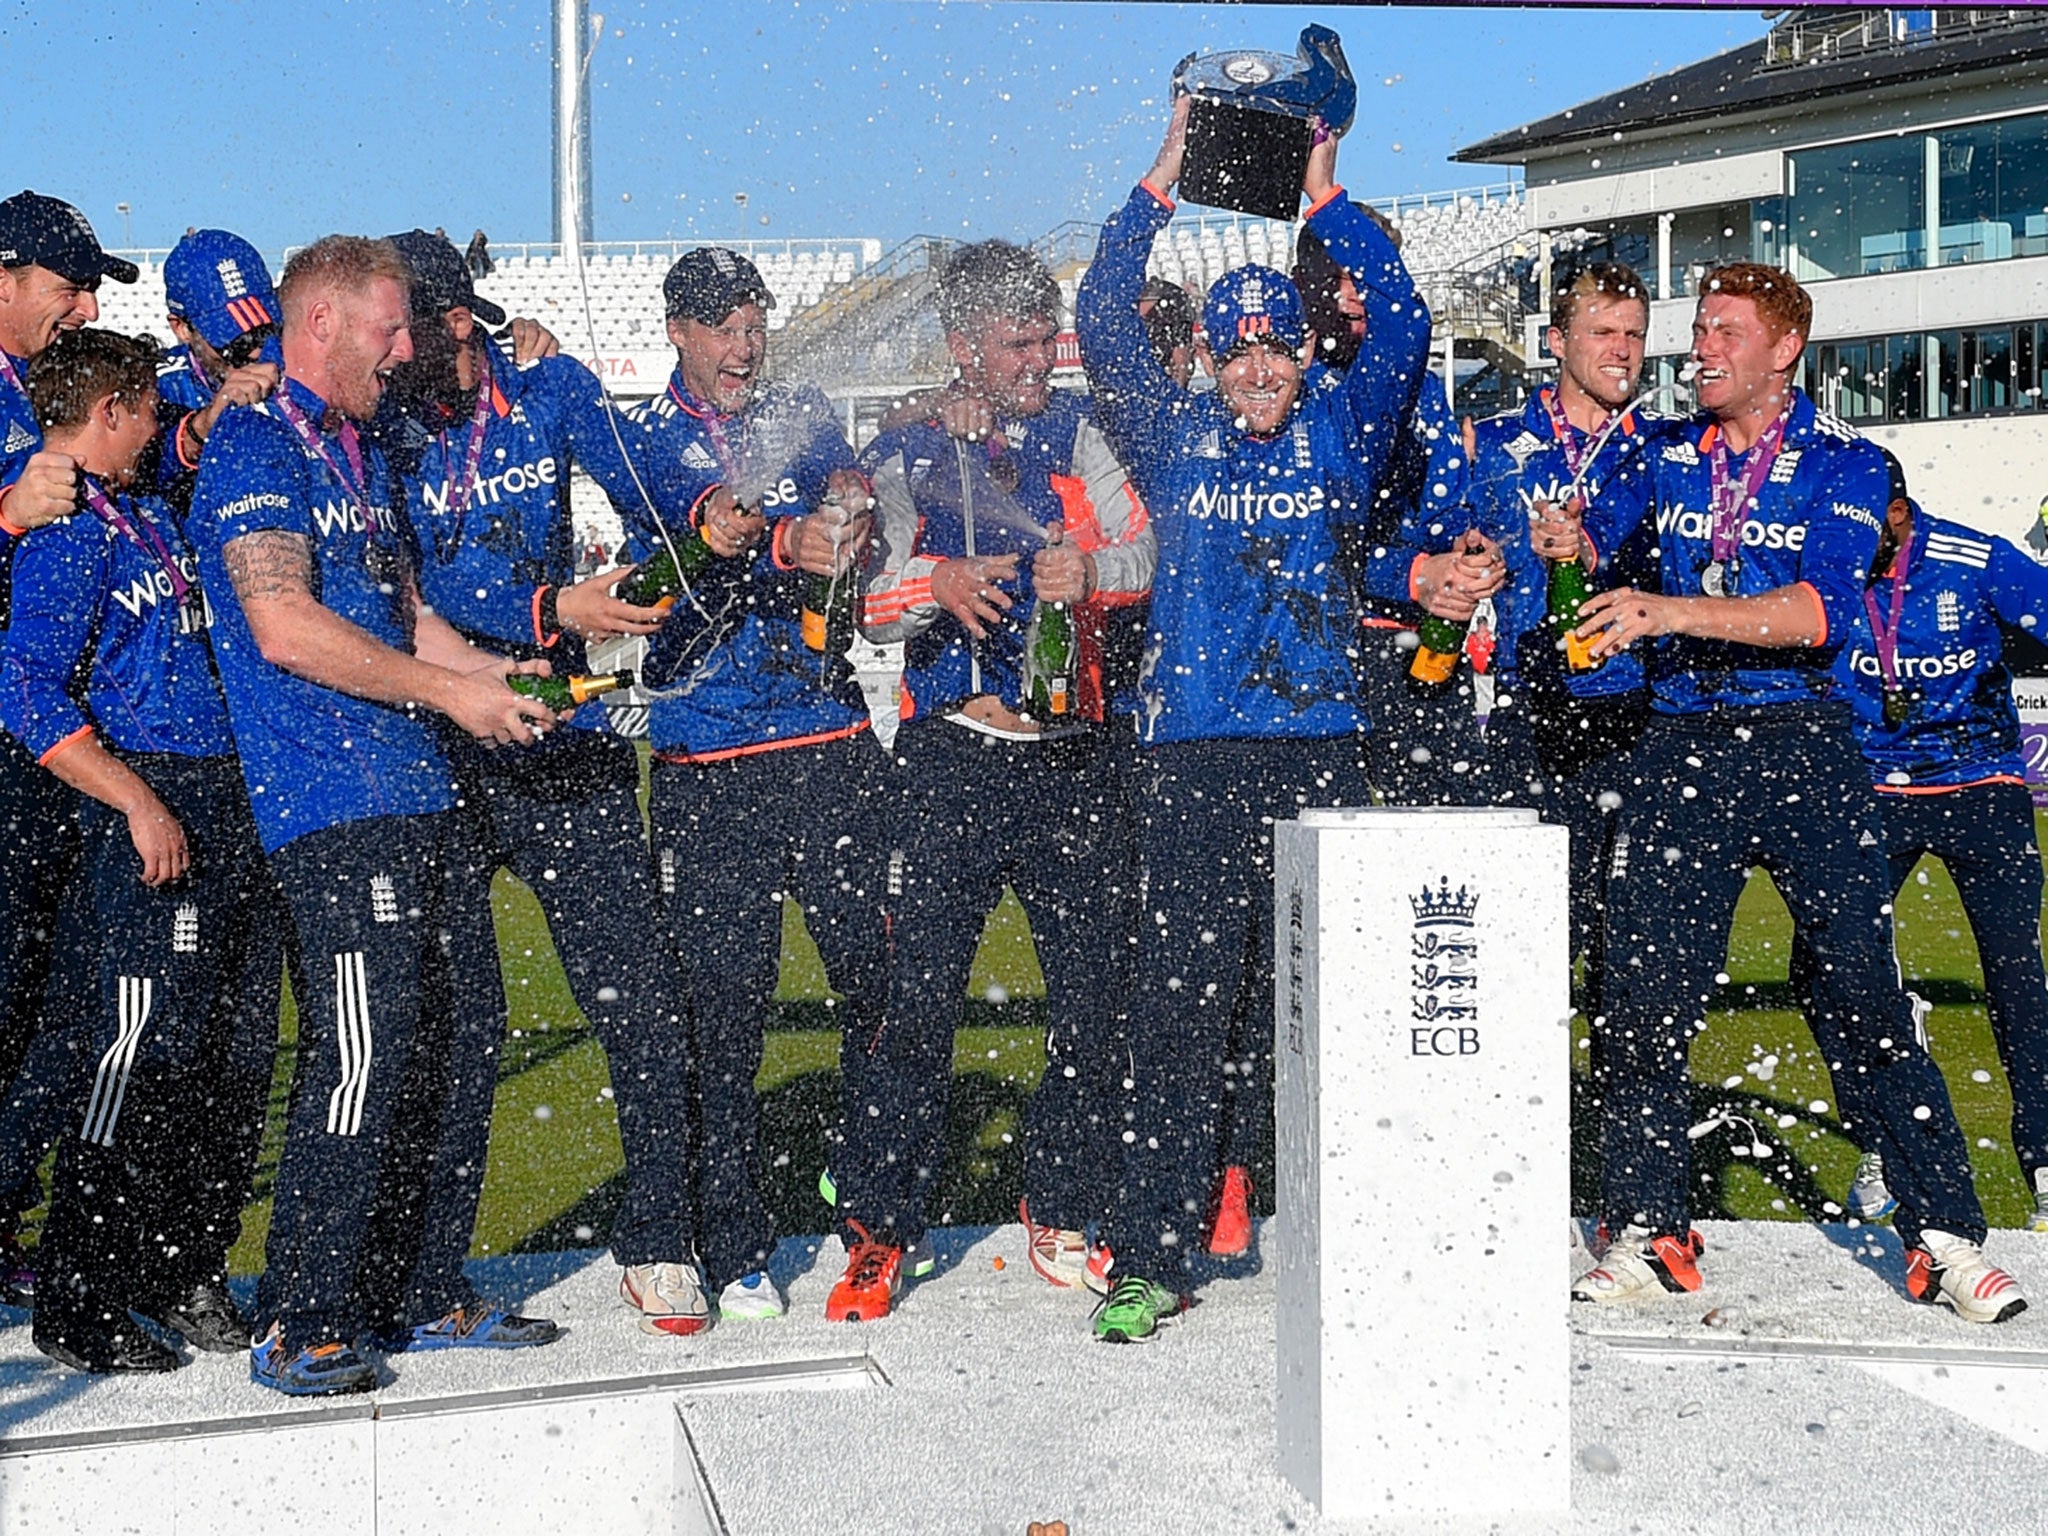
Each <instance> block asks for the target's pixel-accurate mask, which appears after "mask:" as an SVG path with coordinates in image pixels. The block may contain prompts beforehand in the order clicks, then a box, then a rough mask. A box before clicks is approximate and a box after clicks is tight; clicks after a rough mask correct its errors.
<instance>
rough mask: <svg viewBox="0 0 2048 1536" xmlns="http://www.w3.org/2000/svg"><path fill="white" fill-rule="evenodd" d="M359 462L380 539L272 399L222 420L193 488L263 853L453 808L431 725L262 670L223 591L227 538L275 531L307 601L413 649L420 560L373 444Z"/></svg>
mask: <svg viewBox="0 0 2048 1536" xmlns="http://www.w3.org/2000/svg"><path fill="white" fill-rule="evenodd" d="M279 387H280V388H282V389H288V390H289V391H291V398H292V400H293V401H294V403H295V404H297V405H298V407H299V408H300V410H301V411H303V412H304V414H305V416H306V418H307V419H308V420H310V421H314V422H318V421H320V420H321V418H322V416H323V415H324V414H325V411H326V407H325V405H324V404H323V403H322V402H321V399H320V397H319V396H318V395H316V394H314V393H313V391H312V390H310V389H308V388H307V387H306V386H305V385H303V384H301V383H299V382H298V381H297V380H296V379H289V380H287V381H286V382H285V383H284V384H282V385H280V386H279ZM322 441H323V442H324V443H325V445H326V448H327V453H328V455H329V456H330V457H331V458H332V459H333V460H334V462H335V464H337V465H341V466H343V468H344V469H346V466H347V462H348V461H347V459H346V457H345V456H344V453H343V449H342V447H341V445H340V443H339V442H338V441H337V439H336V437H335V435H334V433H332V432H326V431H323V433H322ZM362 461H363V476H364V481H365V486H364V489H365V491H366V495H367V501H368V505H369V507H370V512H371V516H372V517H373V518H374V519H375V522H376V530H375V532H374V533H373V532H372V531H371V529H370V528H368V527H367V526H366V524H365V520H364V517H363V514H362V510H361V507H360V506H359V505H358V503H357V502H356V500H355V498H354V497H353V496H352V495H351V493H350V491H349V489H348V487H347V486H346V485H345V483H344V482H343V480H342V479H341V478H340V476H339V475H337V474H336V472H335V470H334V469H333V468H331V467H330V466H329V464H328V463H327V462H326V460H325V459H323V458H322V457H320V456H319V455H318V454H316V453H314V452H313V450H312V449H311V448H309V447H307V446H306V445H305V444H303V443H302V442H301V441H300V440H299V437H298V434H297V433H296V432H295V431H294V430H293V429H292V426H291V424H290V423H289V422H287V421H286V420H285V418H284V416H283V415H282V413H281V412H280V411H279V409H278V405H277V402H276V401H275V400H274V399H272V400H267V401H265V402H263V403H262V404H261V405H255V406H250V407H248V408H246V409H242V410H233V411H229V412H228V413H227V414H226V415H224V416H222V417H221V419H220V421H219V423H218V424H217V425H216V426H215V427H214V429H213V434H212V436H211V437H209V438H208V439H207V444H206V457H205V459H204V460H203V461H202V462H201V464H200V468H199V481H198V484H197V486H196V487H195V488H194V490H193V496H192V511H191V514H190V515H189V517H188V518H187V520H186V530H187V532H188V533H189V534H190V536H191V539H192V543H193V545H194V547H195V548H196V549H197V550H198V552H199V574H200V579H201V581H202V582H203V583H204V585H205V587H206V590H207V592H208V594H209V596H210V597H211V600H212V603H213V608H214V615H215V617H214V625H213V646H214V655H215V658H216V659H217V661H218V663H219V666H220V678H221V683H222V685H223V687H224V688H225V690H226V692H227V696H228V716H229V719H230V720H231V721H232V722H233V724H234V730H235V748H236V750H237V752H239V753H240V754H241V758H242V776H243V778H244V780H245V781H246V782H247V784H248V786H249V803H250V805H251V806H252V807H253V808H254V810H255V812H256V827H257V831H258V832H259V833H260V834H261V835H262V838H263V848H264V851H265V852H266V853H275V852H276V851H277V850H278V849H279V848H282V847H283V846H284V845H285V844H286V843H288V842H290V841H291V840H292V839H293V838H295V837H302V836H304V835H305V834H306V833H308V832H317V831H320V830H322V829H324V828H327V827H332V826H340V825H343V824H345V823H348V822H352V821H362V820H366V819H368V818H370V817H373V816H415V815H423V814H425V813H427V812H431V811H442V810H446V809H448V808H449V807H450V806H452V805H453V804H454V803H455V793H454V785H453V781H452V779H451V778H450V775H449V771H448V763H447V760H446V759H445V758H444V757H443V756H442V755H441V748H440V745H439V743H438V742H437V741H436V739H435V734H434V730H433V728H432V727H431V726H429V725H428V724H427V723H426V722H425V721H423V720H421V719H419V718H417V717H416V716H415V714H414V712H413V711H412V710H410V709H404V708H398V707H395V706H391V705H386V704H377V703H372V702H371V701H370V700H368V699H359V698H356V697H355V696H353V695H351V694H346V693H342V692H340V691H338V690H336V689H333V688H324V687H322V686H320V685H319V684H318V683H312V682H308V681H307V680H306V679H304V678H301V677H296V676H294V675H292V674H291V673H289V672H286V671H284V670H282V669H281V668H279V667H276V666H273V665H272V664H271V663H270V662H268V661H266V660H265V659H264V657H263V654H262V652H261V651H260V650H259V649H258V648H257V645H256V639H255V636H254V635H252V634H251V633H250V631H249V621H248V619H247V618H246V616H244V614H243V612H242V605H241V603H240V601H239V600H238V599H237V597H236V595H235V589H234V584H233V583H232V582H231V581H230V580H229V579H228V573H227V566H226V564H225V560H224V556H223V553H222V551H223V550H224V549H225V548H226V546H227V545H228V544H230V543H232V542H233V541H234V540H236V539H239V538H242V537H244V536H245V535H247V534H252V533H260V532H263V531H265V530H272V529H274V530H278V531H281V532H284V533H293V534H297V535H299V536H300V537H301V538H303V539H305V540H306V542H307V544H308V545H309V546H310V547H311V554H312V561H313V592H314V595H315V597H316V598H317V599H318V600H319V601H320V602H321V603H323V604H324V605H325V606H326V607H328V608H329V609H331V610H333V611H334V612H335V613H337V614H339V615H340V616H341V617H342V618H344V619H346V620H348V621H349V622H350V623H351V624H354V625H356V626H357V627H358V628H360V629H362V630H364V631H366V632H367V633H368V634H370V635H372V636H373V637H375V638H376V639H378V640H381V641H383V642H384V643H385V644H386V645H389V646H392V647H394V648H396V649H398V650H402V651H410V650H411V649H412V622H411V621H412V611H411V589H412V577H411V574H410V573H411V569H412V566H413V563H414V555H413V542H412V534H411V530H410V528H409V527H408V525H407V523H406V521H405V502H404V498H403V496H402V495H400V494H399V492H398V488H397V485H396V480H395V477H394V476H393V475H392V473H391V469H390V465H389V464H388V463H387V461H386V460H385V458H384V455H383V453H382V451H381V450H379V449H378V447H377V446H376V444H375V443H372V442H368V441H365V442H364V443H363V445H362Z"/></svg>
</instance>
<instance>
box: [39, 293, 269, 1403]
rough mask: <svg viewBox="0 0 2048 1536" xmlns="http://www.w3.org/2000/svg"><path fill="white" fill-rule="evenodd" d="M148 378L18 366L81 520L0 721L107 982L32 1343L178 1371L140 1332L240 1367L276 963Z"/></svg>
mask: <svg viewBox="0 0 2048 1536" xmlns="http://www.w3.org/2000/svg"><path fill="white" fill-rule="evenodd" d="M156 364H157V350H156V346H155V344H154V343H153V342H152V341H150V340H149V339H148V338H143V337H128V336H117V335H115V334H113V333H112V332H109V331H99V330H81V331H73V332H62V333H60V334H59V335H58V336H57V338H56V339H55V340H54V341H52V342H51V344H50V345H49V346H48V347H47V348H45V349H44V350H43V352H42V353H40V354H39V355H38V356H37V358H36V360H35V361H34V362H33V363H32V364H30V365H29V370H28V378H27V384H28V389H29V394H30V396H31V398H32V399H33V401H34V402H35V406H36V413H37V418H38V420H39V421H40V422H41V424H42V427H43V431H44V434H45V441H46V443H47V444H48V446H49V447H50V448H51V449H53V450H54V451H58V452H62V453H64V454H66V455H68V456H69V457H70V458H71V459H72V460H73V462H75V463H76V464H77V465H78V467H79V470H80V492H81V499H82V501H83V510H81V511H80V512H79V513H78V514H76V515H74V516H72V517H70V518H67V519H64V520H62V521H60V522H58V523H55V524H52V525H51V526H50V527H48V528H46V529H44V530H42V531H40V532H38V533H37V534H35V535H34V536H33V537H31V538H28V539H24V540H23V541H22V546H21V549H20V550H19V552H18V553H17V555H16V558H15V562H14V602H13V611H12V615H11V619H10V623H9V625H8V628H7V632H6V635H5V637H4V639H0V723H4V724H5V726H6V728H7V730H8V732H9V733H10V734H11V735H12V736H13V737H14V738H15V739H16V740H18V741H20V742H21V743H22V744H23V746H25V747H26V748H27V749H28V750H29V751H31V752H33V753H34V754H35V755H36V758H37V760H38V761H39V762H41V763H42V764H43V765H44V767H45V768H47V769H48V770H49V771H50V773H52V774H53V775H55V776H56V777H57V778H59V779H61V780H62V781H63V782H64V783H66V784H68V785H70V786H71V787H73V788H74V789H76V790H77V791H79V792H80V794H81V795H82V796H83V797H84V801H85V805H84V816H83V818H82V819H83V832H84V842H85V867H84V871H83V875H82V878H83V880H84V882H85V884H86V886H87V888H88V890H89V892H90V905H91V914H92V924H93V927H94V929H95V930H96V931H97V932H98V934H99V978H98V987H97V990H96V994H95V1001H94V1002H93V1003H92V1005H91V1006H90V1008H89V1010H88V1012H87V1015H86V1018H87V1020H88V1022H87V1024H86V1027H84V1028H83V1029H80V1030H78V1031H76V1033H75V1037H74V1038H72V1039H70V1040H68V1041H67V1042H65V1043H66V1045H67V1047H68V1049H69V1050H70V1051H71V1052H72V1053H74V1055H75V1056H76V1057H77V1059H78V1060H80V1061H81V1062H84V1063H87V1064H90V1063H93V1062H97V1071H96V1072H95V1073H93V1075H92V1079H91V1086H90V1091H89V1093H87V1092H85V1091H84V1090H83V1089H82V1088H81V1090H80V1092H79V1094H78V1096H77V1097H76V1098H75V1099H74V1101H73V1102H72V1103H71V1104H70V1105H69V1111H70V1119H69V1125H68V1130H69V1134H67V1135H65V1136H64V1137H63V1138H62V1140H61V1141H60V1143H59V1149H58V1153H57V1164H56V1173H55V1175H54V1177H53V1179H52V1183H51V1190H50V1211H49V1216H48V1218H47V1220H46V1221H45V1222H44V1225H43V1236H42V1243H41V1245H40V1247H39V1248H38V1250H37V1264H38V1267H39V1269H40V1275H39V1280H40V1284H39V1286H38V1288H37V1295H36V1315H35V1327H34V1334H33V1337H34V1340H35V1343H36V1347H37V1348H39V1349H41V1350H42V1351H43V1352H44V1353H45V1354H48V1355H51V1356H54V1357H55V1358H56V1359H58V1360H61V1361H63V1362H64V1363H65V1364H67V1365H70V1366H73V1367H75V1368H77V1369H79V1370H86V1371H95V1372H101V1371H116V1372H120V1371H159V1370H170V1369H172V1368H174V1367H176V1366H178V1365H181V1364H183V1359H182V1357H181V1356H179V1355H178V1354H177V1353H176V1352H175V1351H173V1350H171V1349H169V1348H168V1347H166V1346H165V1345H164V1344H162V1343H160V1342H158V1341H157V1340H156V1339H155V1338H153V1337H152V1336H151V1335H150V1334H149V1333H148V1332H146V1331H145V1330H143V1329H142V1328H140V1327H138V1326H137V1325H136V1323H135V1321H134V1318H133V1317H131V1316H130V1313H131V1311H132V1312H133V1313H135V1314H139V1315H140V1316H142V1317H146V1318H149V1319H151V1320H152V1321H155V1322H157V1323H159V1324H161V1325H164V1326H166V1327H169V1328H172V1329H175V1330H176V1331H177V1332H178V1333H180V1334H182V1335H183V1337H184V1338H185V1340H186V1341H187V1342H188V1343H190V1344H192V1345H193V1346H195V1347H196V1348H199V1349H204V1350H210V1351H215V1352H226V1353H232V1352H236V1351H241V1350H246V1349H247V1348H248V1347H249V1325H248V1323H247V1321H246V1320H245V1319H243V1318H242V1316H241V1315H240V1313H239V1312H238V1311H237V1310H236V1308H235V1305H234V1302H233V1301H232V1300H231V1299H230V1298H229V1296H228V1292H227V1286H226V1279H227V1276H226V1268H227V1254H228V1248H229V1246H230V1244H231V1243H232V1242H233V1241H234V1238H235V1236H236V1234H237V1233H238V1232H239V1231H240V1230H241V1214H242V1206H243V1204H244V1202H245V1201H246V1200H247V1199H248V1194H249V1183H250V1177H251V1174H252V1172H253V1170H254V1167H255V1161H256V1151H257V1147H258V1145H259V1144H260V1142H261V1140H262V1135H263V1109H264V1101H265V1098H266V1096H267V1091H268V1089H269V1086H270V1073H271V1064H272V1061H273V1059H274V1058H275V1056H276V1052H277V1008H278V997H279V982H280V977H281V973H282V968H283V937H282V936H283V932H284V929H285V917H284V914H283V912H282V910H281V907H280V904H279V903H278V902H277V899H276V894H275V890H274V887H273V886H272V884H271V881H270V877H269V872H268V871H267V870H266V869H265V868H264V864H263V855H262V849H261V848H260V846H259V845H258V843H257V840H256V828H255V825H254V823H253V821H252V820H251V818H250V814H249V799H248V793H247V791H246V790H245V789H244V788H243V785H242V778H241V774H240V771H239V770H238V768H237V765H236V762H235V756H234V746H233V742H232V740H231V738H230V735H229V730H228V718H227V705H226V702H225V701H224V700H223V699H222V697H221V693H220V684H219V682H218V681H217V680H216V679H215V677H214V671H213V661H212V657H211V656H210V655H209V653H208V650H207V646H206V638H205V636H206V624H207V617H208V615H207V609H206V602H205V598H204V597H203V596H202V595H201V593H200V591H199V588H198V585H197V567H196V565H195V564H194V561H193V559H192V556H191V554H190V553H189V552H188V550H187V547H186V544H185V539H184V535H183V533H182V532H181V531H180V530H179V527H178V524H177V520H176V518H175V517H174V516H173V515H172V512H171V509H170V507H169V506H168V504H166V503H165V502H163V501H161V500H158V499H156V498H154V497H151V496H145V495H137V494H133V493H132V492H131V491H130V490H129V489H128V487H129V486H130V485H131V484H132V482H134V481H135V479H136V478H137V474H138V471H139V470H141V469H142V468H143V461H144V460H145V459H146V458H147V457H148V455H149V453H150V451H151V449H152V446H153V444H152V439H153V438H154V437H155V435H156V385H155V375H156ZM80 678H83V680H84V681H83V688H82V691H80V690H78V689H77V680H78V679H80ZM88 1070H90V1066H89V1065H88Z"/></svg>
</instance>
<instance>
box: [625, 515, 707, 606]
mask: <svg viewBox="0 0 2048 1536" xmlns="http://www.w3.org/2000/svg"><path fill="white" fill-rule="evenodd" d="M675 546H676V547H675V552H674V553H673V554H671V553H670V552H669V547H668V544H667V542H666V541H664V542H663V543H661V544H659V545H657V546H656V547H655V551H654V553H653V554H652V555H650V556H649V557H648V558H647V559H646V560H644V561H642V562H641V564H640V568H639V569H638V570H636V571H635V572H633V574H632V575H631V576H629V577H627V578H626V580H625V581H624V582H623V583H621V584H620V586H619V587H618V589H617V591H618V594H619V596H620V597H621V598H623V599H624V600H625V601H627V602H629V603H631V604H632V605H633V606H634V607H635V608H653V609H656V610H657V611H659V612H661V613H667V612H668V611H669V609H671V608H673V607H675V605H676V599H677V598H678V597H680V596H681V595H682V591H683V583H684V582H686V581H690V580H693V579H694V578H695V577H696V576H697V574H698V573H699V572H701V571H702V570H703V569H704V567H705V566H707V565H709V564H710V563H711V562H712V561H713V560H715V559H717V558H718V556H717V555H716V553H714V552H713V550H712V548H711V546H710V545H709V544H706V543H705V542H704V535H703V534H701V533H699V532H698V531H697V530H696V529H695V528H688V529H685V530H684V531H683V532H682V533H681V534H679V535H678V536H677V537H676V540H675Z"/></svg>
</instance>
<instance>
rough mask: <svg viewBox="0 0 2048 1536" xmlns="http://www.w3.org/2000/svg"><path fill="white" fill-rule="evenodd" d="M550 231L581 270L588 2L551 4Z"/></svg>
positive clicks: (586, 201)
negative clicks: (552, 192)
mask: <svg viewBox="0 0 2048 1536" xmlns="http://www.w3.org/2000/svg"><path fill="white" fill-rule="evenodd" d="M554 13H555V14H554V21H555V29H554V53H555V117H554V129H555V227H554V238H555V244H556V246H557V247H558V248H559V249H560V250H561V253H562V256H563V258H564V259H565V260H567V261H570V262H572V263H575V264H576V265H579V266H580V265H581V264H582V261H583V247H584V246H585V245H586V244H588V243H589V241H590V238H591V234H590V98H589V96H588V95H587V94H586V87H587V85H588V66H589V62H590V48H591V34H590V0H554Z"/></svg>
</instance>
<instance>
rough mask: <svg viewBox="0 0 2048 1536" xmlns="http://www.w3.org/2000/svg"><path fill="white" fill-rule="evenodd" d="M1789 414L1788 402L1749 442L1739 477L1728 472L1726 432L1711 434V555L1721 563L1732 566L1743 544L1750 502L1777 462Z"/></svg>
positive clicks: (1708, 458) (1790, 413) (1709, 453)
mask: <svg viewBox="0 0 2048 1536" xmlns="http://www.w3.org/2000/svg"><path fill="white" fill-rule="evenodd" d="M1791 415H1792V409H1791V407H1790V406H1787V407H1786V408H1785V409H1784V410H1783V411H1781V412H1780V413H1779V415H1778V419H1777V420H1776V421H1774V422H1772V423H1771V424H1770V425H1769V426H1768V427H1766V428H1764V432H1763V436H1761V437H1759V438H1758V439H1757V440H1756V441H1755V442H1754V443H1753V444H1751V445H1750V450H1749V460H1748V462H1747V463H1746V464H1744V465H1743V467H1742V476H1741V478H1740V479H1739V480H1738V479H1736V478H1734V477H1732V476H1731V475H1730V474H1729V473H1728V440H1727V433H1726V432H1725V431H1722V432H1716V433H1715V434H1714V446H1713V447H1712V448H1711V449H1710V450H1708V454H1707V462H1708V467H1709V469H1710V471H1711V473H1712V476H1713V487H1714V489H1713V500H1714V540H1713V547H1714V559H1715V560H1716V561H1717V562H1718V563H1719V564H1721V565H1723V566H1732V565H1733V564H1734V562H1735V556H1736V553H1737V552H1738V551H1739V550H1740V549H1741V548H1742V525H1743V524H1744V523H1746V522H1748V521H1749V506H1750V503H1751V502H1753V501H1754V500H1755V499H1756V494H1757V492H1758V491H1760V490H1762V489H1763V484H1764V480H1765V479H1766V478H1767V477H1768V476H1769V475H1770V472H1771V465H1772V464H1774V463H1776V462H1777V458H1778V448H1779V445H1780V444H1782V443H1783V442H1784V440H1785V424H1786V422H1787V421H1788V420H1789V419H1790V418H1791Z"/></svg>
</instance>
